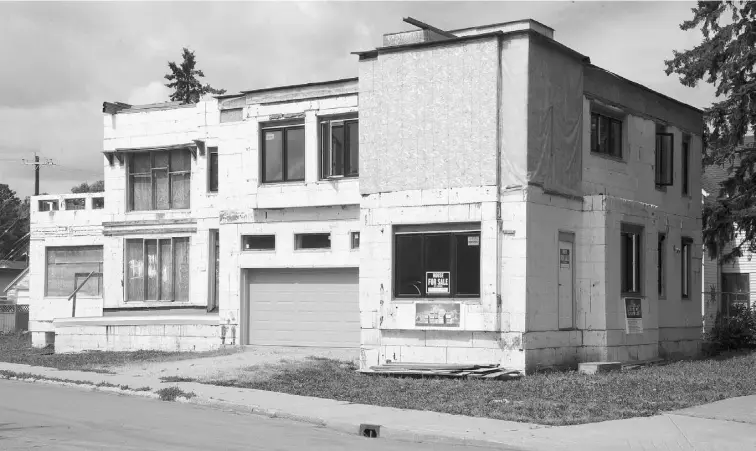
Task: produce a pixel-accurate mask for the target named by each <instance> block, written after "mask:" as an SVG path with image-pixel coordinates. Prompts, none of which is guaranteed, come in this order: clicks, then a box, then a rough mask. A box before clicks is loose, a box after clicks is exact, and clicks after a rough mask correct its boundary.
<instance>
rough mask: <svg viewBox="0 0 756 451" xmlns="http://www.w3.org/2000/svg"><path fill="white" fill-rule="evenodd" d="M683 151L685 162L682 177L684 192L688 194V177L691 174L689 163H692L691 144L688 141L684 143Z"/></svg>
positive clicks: (683, 162)
mask: <svg viewBox="0 0 756 451" xmlns="http://www.w3.org/2000/svg"><path fill="white" fill-rule="evenodd" d="M682 151H683V154H682V158H683V161H682V164H683V168H682V177H683V180H682V193H683V194H688V183H689V180H688V179H689V177H690V175H689V172H690V169H689V165H690V147H689V144H688V143H687V142H684V143H683V147H682Z"/></svg>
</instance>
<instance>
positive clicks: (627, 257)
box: [620, 224, 643, 294]
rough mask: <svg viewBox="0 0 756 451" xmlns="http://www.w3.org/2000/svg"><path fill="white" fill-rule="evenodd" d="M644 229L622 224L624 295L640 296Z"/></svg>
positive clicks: (621, 255) (621, 247) (621, 246)
mask: <svg viewBox="0 0 756 451" xmlns="http://www.w3.org/2000/svg"><path fill="white" fill-rule="evenodd" d="M642 235H643V227H640V226H636V225H631V224H622V226H621V233H620V259H621V264H620V266H621V271H622V293H627V294H640V293H641V289H642V284H641V267H642V260H641V259H642V258H643V252H642V249H643V247H642V239H641V237H642Z"/></svg>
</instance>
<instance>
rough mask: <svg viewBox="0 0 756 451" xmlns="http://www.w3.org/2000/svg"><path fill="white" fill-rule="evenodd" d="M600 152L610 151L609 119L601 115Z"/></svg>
mask: <svg viewBox="0 0 756 451" xmlns="http://www.w3.org/2000/svg"><path fill="white" fill-rule="evenodd" d="M598 145H599V152H601V153H609V119H608V118H606V117H604V116H599V144H598Z"/></svg>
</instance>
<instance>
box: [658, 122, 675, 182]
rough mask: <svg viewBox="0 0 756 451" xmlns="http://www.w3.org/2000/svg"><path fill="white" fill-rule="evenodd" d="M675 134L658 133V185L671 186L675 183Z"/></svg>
mask: <svg viewBox="0 0 756 451" xmlns="http://www.w3.org/2000/svg"><path fill="white" fill-rule="evenodd" d="M673 146H674V136H673V135H672V133H657V134H656V165H655V169H656V176H655V178H656V185H657V186H669V185H672V184H673V175H672V174H673V170H672V165H673V163H674V150H673V148H674V147H673Z"/></svg>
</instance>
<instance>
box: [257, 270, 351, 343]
mask: <svg viewBox="0 0 756 451" xmlns="http://www.w3.org/2000/svg"><path fill="white" fill-rule="evenodd" d="M247 277H248V279H247V280H248V281H249V299H248V300H247V302H248V304H247V305H248V306H249V309H248V311H249V322H248V324H249V327H248V328H249V334H248V335H249V343H250V344H257V345H277V346H322V347H358V346H359V340H360V323H359V288H358V279H359V276H358V272H357V269H356V268H333V269H295V270H292V269H265V270H250V271H249V272H248V275H247Z"/></svg>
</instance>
